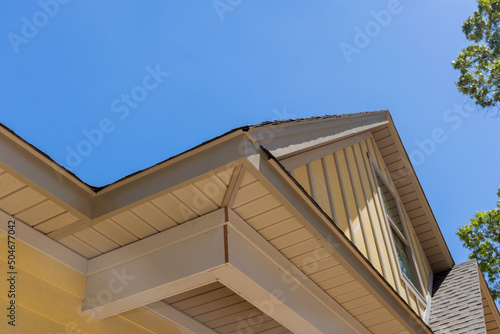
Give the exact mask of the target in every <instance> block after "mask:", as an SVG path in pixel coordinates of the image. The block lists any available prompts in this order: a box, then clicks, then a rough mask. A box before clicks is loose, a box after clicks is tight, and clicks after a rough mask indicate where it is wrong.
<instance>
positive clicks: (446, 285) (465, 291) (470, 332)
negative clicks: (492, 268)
mask: <svg viewBox="0 0 500 334" xmlns="http://www.w3.org/2000/svg"><path fill="white" fill-rule="evenodd" d="M429 326H430V327H431V329H432V330H433V331H434V333H437V334H447V333H457V334H461V333H463V334H465V333H467V334H483V333H484V334H486V324H485V319H484V311H483V303H482V297H481V286H480V283H479V273H478V269H477V264H476V261H475V260H472V261H467V262H464V263H460V264H457V265H455V266H454V267H453V268H452V269H451V270H448V271H445V272H441V273H438V274H435V275H434V282H433V289H432V301H431V311H430V317H429Z"/></svg>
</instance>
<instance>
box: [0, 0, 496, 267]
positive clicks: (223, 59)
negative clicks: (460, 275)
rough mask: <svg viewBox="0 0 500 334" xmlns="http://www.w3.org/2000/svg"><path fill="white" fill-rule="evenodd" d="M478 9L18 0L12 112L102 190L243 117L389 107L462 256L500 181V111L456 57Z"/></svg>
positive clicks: (407, 0) (6, 100) (6, 11)
mask: <svg viewBox="0 0 500 334" xmlns="http://www.w3.org/2000/svg"><path fill="white" fill-rule="evenodd" d="M475 8H476V2H475V1H474V0H453V1H452V0H441V1H430V0H422V1H411V0H400V1H398V0H390V1H385V0H384V1H378V0H376V1H374V0H371V1H350V2H342V3H340V2H333V1H317V0H311V1H257V0H254V1H246V0H216V1H212V0H210V1H186V0H184V1H173V0H172V1H147V2H146V1H124V0H122V1H116V0H114V1H105V2H103V1H85V2H78V1H70V0H64V1H63V0H41V1H40V2H39V1H32V0H23V1H2V2H1V3H0V32H1V34H3V37H2V38H1V39H0V50H1V52H0V74H1V75H0V91H1V92H2V98H1V100H0V105H1V108H0V110H1V111H0V122H1V123H3V124H5V125H6V126H8V127H10V128H11V129H13V130H14V131H15V132H17V133H18V134H19V135H21V136H22V137H23V138H25V139H26V140H27V141H29V142H30V143H32V144H34V145H35V146H37V147H38V148H39V149H41V150H42V151H44V152H46V153H47V154H48V155H49V156H51V157H52V158H53V159H55V160H56V161H57V162H59V163H60V164H62V165H64V166H66V167H68V168H69V169H70V170H71V171H73V172H74V173H75V174H76V175H77V176H78V177H80V178H81V179H82V180H84V181H85V182H87V183H89V184H92V185H96V186H100V185H105V184H107V183H110V182H113V181H115V180H117V179H119V178H121V177H123V176H125V175H128V174H130V173H132V172H135V171H137V170H140V169H143V168H147V167H149V166H151V165H152V164H155V163H157V162H160V161H162V160H164V159H166V158H168V157H170V156H172V155H174V154H177V153H180V152H182V151H184V150H186V149H189V148H191V147H193V146H195V145H197V144H199V143H201V142H203V141H205V140H208V139H210V138H212V137H215V136H217V135H220V134H222V133H224V132H226V131H228V130H230V129H232V128H235V127H238V126H242V125H246V124H252V123H258V122H262V121H266V120H271V119H277V118H288V117H309V116H318V115H325V114H339V113H352V112H361V111H372V110H381V109H388V110H389V111H390V112H391V114H392V117H393V119H394V121H395V124H396V127H397V129H398V131H399V134H400V136H401V138H402V140H403V143H404V144H405V147H406V149H407V151H408V153H409V154H410V156H411V157H412V159H413V162H414V165H415V169H416V172H417V175H418V177H419V179H420V182H421V184H422V186H423V188H424V191H425V193H426V195H427V198H428V200H429V202H430V204H431V207H432V208H433V211H434V214H435V215H436V218H437V220H438V222H439V224H440V226H441V228H442V231H443V234H444V235H445V238H446V240H447V243H448V245H449V247H450V249H451V251H452V254H453V256H454V258H455V261H456V262H457V263H458V262H462V261H464V260H466V256H467V252H466V250H464V249H463V248H462V247H461V243H460V241H459V239H458V237H457V236H455V234H454V233H455V231H456V230H457V228H458V227H459V226H461V225H463V224H466V223H467V222H468V220H469V218H471V217H472V215H473V214H474V213H475V212H476V211H478V210H486V209H491V208H493V207H494V205H495V203H496V200H497V199H496V189H497V187H498V186H499V185H500V173H499V172H498V166H499V163H500V158H499V154H498V143H499V142H500V131H498V128H499V125H500V119H497V118H495V117H493V116H494V115H493V114H492V113H486V112H485V111H483V110H480V109H477V108H473V106H472V105H471V104H466V102H467V101H466V100H465V98H464V97H463V96H462V95H461V94H459V93H458V92H457V90H456V87H455V85H454V81H455V80H456V79H457V77H458V75H457V72H455V71H454V70H453V69H452V66H451V65H450V62H451V61H452V60H453V59H454V58H455V57H456V56H457V55H458V52H459V50H460V49H461V48H462V47H464V46H465V45H466V44H467V41H466V40H465V38H464V37H463V34H462V32H461V29H460V27H461V24H462V22H463V21H464V20H465V19H466V18H467V16H469V15H470V14H471V13H472V12H473V10H474V9H475ZM360 31H361V33H360ZM94 129H100V130H102V132H103V136H102V138H99V137H94V143H95V144H92V145H91V146H90V147H88V146H81V145H82V144H81V143H82V141H84V140H86V134H87V135H91V134H93V133H95V132H93V130H94ZM78 145H80V147H79V146H78ZM78 148H80V150H83V151H84V152H86V153H88V154H87V156H80V159H78V158H75V157H74V156H72V158H71V157H70V158H68V157H69V156H68V154H69V153H68V152H71V151H72V150H73V151H75V152H77V150H78ZM70 155H71V154H70Z"/></svg>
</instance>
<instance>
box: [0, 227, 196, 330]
mask: <svg viewBox="0 0 500 334" xmlns="http://www.w3.org/2000/svg"><path fill="white" fill-rule="evenodd" d="M6 242H7V236H6V234H5V233H3V232H0V245H1V246H5V248H6V247H7V246H6ZM16 259H17V263H16V264H17V267H16V271H17V286H16V288H17V294H16V299H15V300H16V306H17V308H16V327H12V326H10V325H8V324H7V320H8V319H7V317H5V316H2V317H1V319H0V333H33V334H37V333H89V334H90V333H103V334H108V333H116V334H121V333H137V334H139V333H141V334H142V333H143V334H152V333H165V334H166V333H169V334H181V333H183V334H185V333H187V332H186V331H184V330H182V329H181V328H179V327H178V326H177V325H175V324H173V323H171V322H170V321H168V320H166V319H165V318H162V317H160V316H158V315H156V314H154V313H153V312H151V311H149V310H146V309H144V308H138V309H135V310H132V311H129V312H125V313H122V314H120V315H116V316H112V317H109V318H107V319H104V320H96V319H93V318H91V317H89V316H86V315H84V314H82V312H81V309H82V302H83V298H84V295H85V276H84V275H82V274H80V273H78V272H76V271H74V270H72V269H70V268H68V267H66V266H65V265H63V264H61V263H59V262H57V261H56V260H53V259H51V258H50V257H48V256H46V255H44V254H42V253H40V252H38V251H36V250H34V249H33V248H31V247H29V246H27V245H25V244H24V243H22V242H20V241H17V244H16ZM6 261H7V252H0V266H1V267H2V268H7V262H6ZM7 284H8V282H7V281H6V280H5V279H2V280H0V289H1V290H2V291H8V290H9V288H8V286H7ZM8 303H9V299H8V298H7V294H3V293H2V294H1V295H0V307H1V308H2V309H3V310H5V309H7V305H8ZM61 305H63V307H61Z"/></svg>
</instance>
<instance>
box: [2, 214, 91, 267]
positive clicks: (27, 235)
mask: <svg viewBox="0 0 500 334" xmlns="http://www.w3.org/2000/svg"><path fill="white" fill-rule="evenodd" d="M9 220H10V221H12V220H14V221H15V222H16V228H15V231H16V233H15V235H14V236H15V237H16V240H19V241H22V242H23V243H25V244H26V245H27V246H29V247H31V248H33V249H35V250H37V251H38V252H40V253H42V254H45V255H47V256H48V257H50V258H52V259H54V260H56V261H58V262H60V263H62V264H64V265H66V266H68V267H70V268H71V269H74V270H76V271H77V272H79V273H80V274H83V275H85V274H86V273H87V259H86V258H84V257H83V256H81V255H80V254H77V253H75V252H74V251H72V250H71V249H69V248H66V247H65V246H63V245H61V244H60V243H58V242H57V241H55V240H52V239H50V238H49V237H47V236H46V235H45V234H43V233H41V232H39V231H37V230H35V229H34V228H32V227H31V226H29V225H28V224H26V223H24V222H23V221H21V220H19V219H17V218H14V217H12V216H11V215H9V214H7V213H5V212H4V211H1V210H0V231H3V232H5V233H8V225H7V223H8V221H9Z"/></svg>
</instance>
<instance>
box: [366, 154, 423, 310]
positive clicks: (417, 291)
mask: <svg viewBox="0 0 500 334" xmlns="http://www.w3.org/2000/svg"><path fill="white" fill-rule="evenodd" d="M369 159H370V163H371V165H372V169H373V176H374V179H375V180H374V181H375V184H376V186H377V193H378V196H379V199H380V201H381V205H382V210H383V212H384V220H385V222H386V224H387V228H388V232H389V233H388V234H389V237H390V240H391V242H392V251H393V253H394V256H395V257H396V258H395V259H396V262H397V267H398V271H399V276H400V278H401V279H402V280H403V281H404V282H405V283H406V287H407V288H408V287H409V288H410V289H411V290H412V292H413V294H414V295H415V296H416V298H417V299H420V301H421V302H422V303H423V304H424V305H426V304H427V303H426V298H425V297H424V291H426V288H425V287H424V286H423V282H422V277H421V275H420V270H419V268H418V264H417V262H416V259H415V255H414V254H415V250H414V249H413V245H412V243H411V240H410V238H409V237H408V234H409V231H408V226H407V220H406V219H405V217H404V215H403V214H402V210H401V207H402V206H401V203H400V200H399V196H398V195H397V194H396V192H395V191H394V189H393V187H392V185H391V184H390V183H389V181H388V180H387V179H386V177H385V176H384V174H383V172H382V170H381V169H380V168H379V167H378V166H377V164H376V163H375V161H373V159H372V158H371V157H369ZM377 178H379V179H380V180H382V182H383V183H384V185H385V187H386V188H387V189H388V190H389V192H390V193H391V195H392V197H393V198H394V201H395V203H396V208H397V213H398V215H399V219H400V220H401V225H402V226H403V231H404V234H403V233H402V232H401V230H400V229H399V228H398V226H397V225H396V224H395V223H394V222H393V221H392V219H391V218H390V217H389V214H388V213H387V211H386V209H385V206H384V197H383V195H382V190H381V185H380V184H379V182H378V180H377ZM394 234H396V235H397V236H398V238H399V239H400V240H401V242H402V243H403V245H404V246H405V249H406V255H407V257H408V260H409V262H410V265H411V267H412V268H409V270H413V272H414V275H415V276H416V277H415V280H416V281H417V282H416V284H414V283H413V282H412V280H411V279H410V278H409V277H407V276H406V274H405V273H404V272H403V269H402V268H401V261H400V259H399V255H398V254H399V252H398V249H397V247H396V241H395V240H394ZM416 285H417V286H416ZM407 294H408V291H407ZM408 298H409V295H408Z"/></svg>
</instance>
